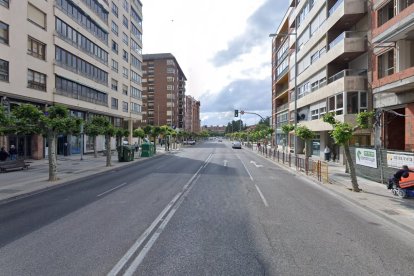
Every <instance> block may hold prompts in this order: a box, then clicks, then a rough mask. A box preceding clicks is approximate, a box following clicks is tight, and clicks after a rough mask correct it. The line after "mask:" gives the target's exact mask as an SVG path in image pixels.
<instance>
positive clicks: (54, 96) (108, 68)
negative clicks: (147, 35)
mask: <svg viewBox="0 0 414 276" xmlns="http://www.w3.org/2000/svg"><path fill="white" fill-rule="evenodd" d="M141 64H142V4H141V2H140V1H139V0H119V1H108V0H78V1H70V0H56V1H42V0H31V1H28V0H19V1H10V0H1V1H0V100H1V105H2V106H3V107H4V108H5V109H6V111H7V112H10V111H11V110H13V108H14V107H15V106H17V105H20V104H22V103H31V104H34V105H36V106H37V107H38V108H39V109H41V110H44V111H46V108H47V106H49V105H53V104H55V103H59V104H63V105H65V106H67V107H68V108H69V109H70V113H71V115H72V116H77V117H80V118H82V119H84V120H88V119H89V118H90V117H91V116H93V115H104V116H107V117H108V118H109V119H110V120H111V122H112V123H113V125H114V126H116V127H122V126H123V127H127V128H128V129H129V130H130V132H131V133H132V129H133V128H134V125H137V123H138V121H140V120H141V105H142V100H141V91H142V86H141V76H142V71H141ZM131 138H132V136H130V139H131ZM82 140H84V141H82ZM103 141H104V140H103V137H99V138H98V145H97V147H98V150H101V149H103V146H104V145H103ZM82 142H83V143H82ZM0 143H1V145H2V146H3V145H4V146H6V147H8V146H9V145H10V144H14V145H16V146H17V150H18V153H19V155H20V156H24V157H31V158H35V159H39V158H43V156H44V155H45V148H46V146H47V145H46V141H44V139H43V137H42V136H40V135H10V136H3V137H0ZM66 143H67V144H68V147H69V152H70V153H80V152H88V151H92V150H93V148H92V147H93V144H92V139H90V138H89V137H87V136H83V137H81V136H70V135H68V136H66V135H59V137H58V143H57V153H58V154H62V153H63V151H64V145H66ZM82 145H83V148H82Z"/></svg>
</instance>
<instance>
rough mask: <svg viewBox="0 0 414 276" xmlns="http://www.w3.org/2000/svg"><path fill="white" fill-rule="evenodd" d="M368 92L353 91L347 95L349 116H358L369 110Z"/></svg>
mask: <svg viewBox="0 0 414 276" xmlns="http://www.w3.org/2000/svg"><path fill="white" fill-rule="evenodd" d="M367 102H368V99H367V92H364V91H361V92H358V91H351V92H347V93H346V106H347V108H346V112H347V114H358V113H360V112H364V111H366V110H367Z"/></svg>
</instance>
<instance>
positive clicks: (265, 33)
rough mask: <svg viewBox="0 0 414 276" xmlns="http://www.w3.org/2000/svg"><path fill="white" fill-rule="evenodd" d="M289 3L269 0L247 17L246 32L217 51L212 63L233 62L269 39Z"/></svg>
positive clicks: (217, 64) (220, 64) (219, 64)
mask: <svg viewBox="0 0 414 276" xmlns="http://www.w3.org/2000/svg"><path fill="white" fill-rule="evenodd" d="M281 2H282V3H281ZM287 5H288V1H281V0H267V1H266V2H265V3H264V4H263V5H262V6H261V7H260V8H258V9H257V10H256V11H255V12H254V13H253V14H252V15H251V16H250V17H249V18H248V19H247V28H246V30H245V32H244V33H243V34H242V35H240V36H238V37H236V38H235V39H233V40H232V41H230V42H229V44H228V47H227V49H226V50H221V51H219V52H218V53H216V54H215V56H214V57H213V58H212V60H211V61H212V63H213V64H214V65H215V66H223V65H226V64H228V63H231V62H233V61H235V60H237V59H238V57H240V56H241V55H243V54H245V53H249V52H250V51H251V50H252V48H253V47H255V46H256V45H258V44H260V43H262V42H264V41H265V40H269V34H270V33H273V32H275V29H276V28H277V24H278V23H279V22H280V21H281V20H282V19H283V16H284V15H285V12H286V10H287ZM269 43H270V40H269Z"/></svg>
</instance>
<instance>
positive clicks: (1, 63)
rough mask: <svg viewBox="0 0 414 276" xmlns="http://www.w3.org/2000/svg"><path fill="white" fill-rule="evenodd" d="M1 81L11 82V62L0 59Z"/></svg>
mask: <svg viewBox="0 0 414 276" xmlns="http://www.w3.org/2000/svg"><path fill="white" fill-rule="evenodd" d="M0 81H9V62H8V61H6V60H3V59H0Z"/></svg>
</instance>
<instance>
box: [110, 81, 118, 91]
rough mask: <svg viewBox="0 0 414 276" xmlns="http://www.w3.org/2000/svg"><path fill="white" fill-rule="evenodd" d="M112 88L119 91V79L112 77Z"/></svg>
mask: <svg viewBox="0 0 414 276" xmlns="http://www.w3.org/2000/svg"><path fill="white" fill-rule="evenodd" d="M111 89H112V90H114V91H118V81H117V80H115V79H111Z"/></svg>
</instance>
